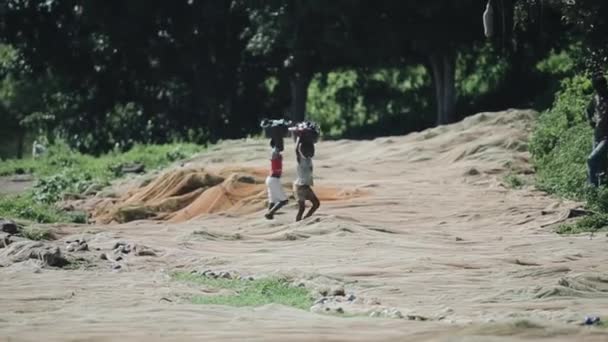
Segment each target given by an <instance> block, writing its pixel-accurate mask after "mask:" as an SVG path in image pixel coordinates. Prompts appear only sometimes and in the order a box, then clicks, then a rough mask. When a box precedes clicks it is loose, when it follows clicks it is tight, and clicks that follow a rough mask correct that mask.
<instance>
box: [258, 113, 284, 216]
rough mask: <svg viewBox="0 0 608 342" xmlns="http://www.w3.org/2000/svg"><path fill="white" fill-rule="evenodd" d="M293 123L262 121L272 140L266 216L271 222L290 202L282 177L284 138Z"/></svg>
mask: <svg viewBox="0 0 608 342" xmlns="http://www.w3.org/2000/svg"><path fill="white" fill-rule="evenodd" d="M290 124H291V123H290V122H288V121H285V120H262V123H261V126H262V128H264V131H265V133H266V136H267V137H269V138H270V147H272V152H271V155H270V174H269V175H268V177H266V188H267V189H268V212H266V214H265V215H264V217H266V218H267V219H269V220H272V219H273V218H274V214H275V213H276V212H277V211H278V210H279V209H281V208H282V207H283V206H285V205H286V204H287V202H288V200H287V195H286V194H285V191H284V190H283V186H282V185H281V175H282V174H283V156H282V155H281V152H283V146H284V145H283V137H285V136H286V135H287V134H288V133H289V131H288V128H289V125H290Z"/></svg>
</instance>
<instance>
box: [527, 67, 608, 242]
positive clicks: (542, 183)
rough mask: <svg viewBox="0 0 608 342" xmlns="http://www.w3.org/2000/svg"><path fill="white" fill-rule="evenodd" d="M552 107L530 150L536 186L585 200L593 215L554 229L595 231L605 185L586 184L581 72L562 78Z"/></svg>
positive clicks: (587, 137) (588, 134)
mask: <svg viewBox="0 0 608 342" xmlns="http://www.w3.org/2000/svg"><path fill="white" fill-rule="evenodd" d="M561 87H562V89H561V91H560V92H559V93H558V95H557V97H556V100H555V103H554V105H553V107H552V108H551V109H550V110H548V111H546V112H545V113H543V114H542V115H541V116H540V119H539V122H538V123H537V126H536V128H535V131H534V133H533V135H532V138H531V144H530V151H531V153H532V155H533V162H534V165H535V167H536V171H537V182H538V186H539V187H540V188H541V189H543V190H546V191H548V192H550V193H555V194H558V195H561V196H564V197H566V198H570V199H574V200H580V201H585V202H586V204H587V207H588V208H589V209H590V210H592V211H593V214H592V215H590V216H587V217H584V218H583V219H581V220H579V221H577V222H575V223H574V224H564V225H561V226H560V227H558V229H557V232H558V233H561V234H565V233H580V232H585V231H592V232H593V231H597V230H599V229H601V228H603V227H605V226H607V225H608V188H607V187H606V186H605V185H603V186H601V187H600V188H597V189H596V188H593V187H589V186H588V185H587V164H586V161H587V156H588V154H589V153H590V152H591V146H592V141H593V130H592V128H591V126H590V125H589V123H588V122H587V118H586V115H585V108H586V105H587V104H588V102H589V100H590V99H591V93H592V88H591V82H590V81H589V79H588V78H587V77H585V76H583V75H576V76H573V77H571V78H567V79H565V80H564V81H563V82H562V84H561Z"/></svg>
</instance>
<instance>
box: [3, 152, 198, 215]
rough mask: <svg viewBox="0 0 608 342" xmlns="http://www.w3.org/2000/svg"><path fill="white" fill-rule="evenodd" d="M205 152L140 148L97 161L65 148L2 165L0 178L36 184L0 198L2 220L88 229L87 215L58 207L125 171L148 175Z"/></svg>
mask: <svg viewBox="0 0 608 342" xmlns="http://www.w3.org/2000/svg"><path fill="white" fill-rule="evenodd" d="M203 149H204V147H202V146H199V145H195V144H167V145H136V146H135V147H133V148H132V149H131V150H129V151H127V152H110V153H107V154H104V155H101V156H99V157H94V156H91V155H85V154H81V153H79V152H76V151H73V150H71V149H70V148H69V147H67V146H66V145H63V144H57V145H53V146H51V147H49V149H48V151H47V153H45V154H44V155H43V156H42V157H40V158H38V159H9V160H6V161H3V162H2V163H0V176H6V175H13V174H22V173H30V174H33V175H34V176H35V177H36V179H37V181H36V183H35V184H34V187H33V189H32V190H30V191H29V192H27V193H25V194H21V195H18V196H2V195H0V217H6V218H13V219H26V220H30V221H35V222H39V223H56V222H75V223H86V222H87V216H86V213H65V212H63V211H61V210H59V209H57V208H56V207H55V206H54V203H56V202H58V201H60V200H62V199H64V198H65V197H66V196H69V195H73V194H76V195H81V194H84V193H86V192H87V190H89V189H100V188H103V187H104V186H107V185H109V184H110V182H111V181H112V180H114V179H117V178H120V177H122V176H123V174H122V168H121V166H122V165H129V164H143V165H144V166H145V169H146V170H147V171H149V170H154V169H159V168H162V167H164V166H166V165H168V164H170V163H172V162H175V161H177V160H181V159H185V158H187V157H190V156H192V155H194V154H196V153H198V152H201V151H202V150H203Z"/></svg>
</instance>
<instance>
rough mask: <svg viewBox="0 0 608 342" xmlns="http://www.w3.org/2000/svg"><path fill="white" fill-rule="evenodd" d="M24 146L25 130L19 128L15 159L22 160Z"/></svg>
mask: <svg viewBox="0 0 608 342" xmlns="http://www.w3.org/2000/svg"><path fill="white" fill-rule="evenodd" d="M24 145H25V130H24V129H22V128H20V129H18V131H17V159H21V158H23V149H24Z"/></svg>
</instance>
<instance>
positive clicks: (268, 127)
mask: <svg viewBox="0 0 608 342" xmlns="http://www.w3.org/2000/svg"><path fill="white" fill-rule="evenodd" d="M289 126H291V121H287V120H284V119H280V120H271V119H264V120H262V122H260V127H262V128H263V129H264V134H265V135H266V138H270V139H279V138H281V139H282V138H285V137H287V136H288V135H289Z"/></svg>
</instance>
